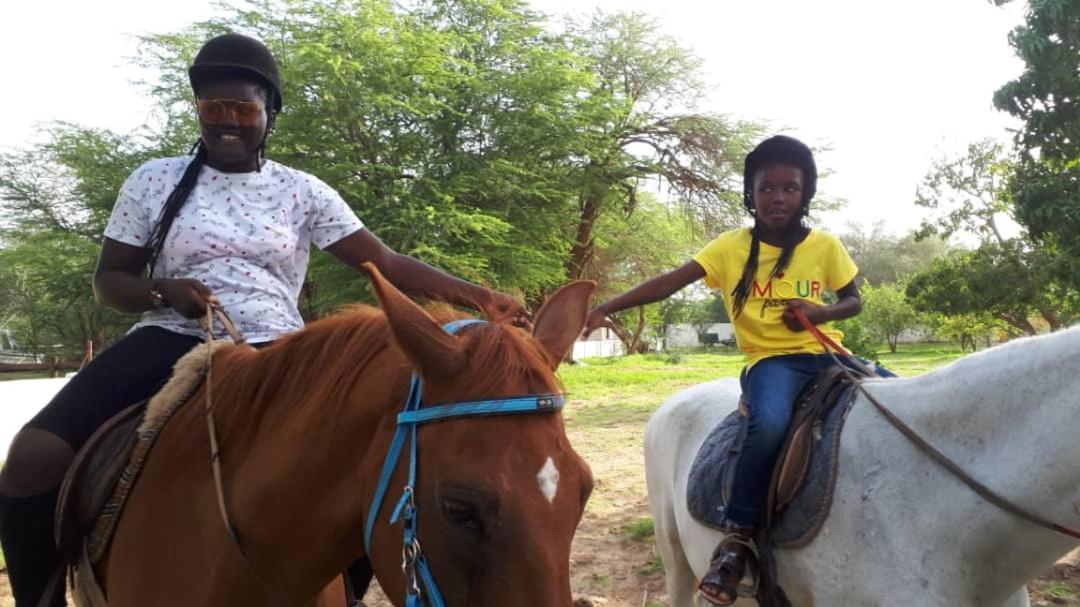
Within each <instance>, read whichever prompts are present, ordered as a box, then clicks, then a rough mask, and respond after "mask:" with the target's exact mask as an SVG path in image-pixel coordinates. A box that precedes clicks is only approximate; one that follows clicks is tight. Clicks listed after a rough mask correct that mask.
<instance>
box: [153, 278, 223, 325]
mask: <svg viewBox="0 0 1080 607" xmlns="http://www.w3.org/2000/svg"><path fill="white" fill-rule="evenodd" d="M155 285H156V286H157V289H158V291H160V292H161V297H162V299H164V300H165V305H167V306H169V307H170V308H172V309H173V310H176V311H177V312H178V313H180V315H182V316H184V317H186V318H204V317H205V316H206V306H207V305H210V304H213V305H221V302H219V301H218V298H217V297H214V294H213V293H211V292H210V289H209V288H207V286H206V285H204V284H203V283H201V282H199V281H198V280H195V279H194V278H164V279H161V280H158V281H156V283H155Z"/></svg>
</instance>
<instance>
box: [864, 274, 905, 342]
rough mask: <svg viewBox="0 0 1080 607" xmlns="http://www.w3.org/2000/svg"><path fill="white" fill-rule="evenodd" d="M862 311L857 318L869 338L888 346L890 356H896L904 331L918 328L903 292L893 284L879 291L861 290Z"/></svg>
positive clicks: (877, 289)
mask: <svg viewBox="0 0 1080 607" xmlns="http://www.w3.org/2000/svg"><path fill="white" fill-rule="evenodd" d="M861 294H862V300H863V310H862V313H861V314H860V315H859V317H860V319H861V321H862V324H863V326H864V327H866V328H867V329H868V330H869V331H870V332H871V334H872V335H875V336H877V337H878V338H879V339H884V340H885V341H887V342H888V344H889V352H892V353H896V344H897V342H898V341H899V338H900V335H901V334H902V333H904V331H908V330H910V329H914V328H916V327H918V326H919V324H920V323H919V315H918V313H917V312H916V311H915V308H914V307H913V306H912V305H911V303H910V302H908V300H907V299H906V297H905V296H904V289H903V287H902V286H900V285H899V284H896V283H886V284H882V285H880V286H878V287H874V286H872V285H869V284H868V285H865V286H863V288H862V289H861Z"/></svg>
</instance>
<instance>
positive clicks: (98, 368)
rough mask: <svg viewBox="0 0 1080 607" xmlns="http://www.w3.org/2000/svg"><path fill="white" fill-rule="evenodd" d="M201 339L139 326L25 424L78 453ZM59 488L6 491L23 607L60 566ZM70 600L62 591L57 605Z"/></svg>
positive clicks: (10, 558)
mask: <svg viewBox="0 0 1080 607" xmlns="http://www.w3.org/2000/svg"><path fill="white" fill-rule="evenodd" d="M201 341H202V340H200V339H199V338H197V337H191V336H188V335H181V334H179V333H174V332H172V331H168V330H166V329H161V328H158V327H142V328H139V329H136V330H135V331H132V332H131V333H129V334H128V335H127V336H125V337H124V338H123V339H120V340H119V341H117V342H116V343H114V344H112V345H111V346H110V347H109V348H107V349H106V350H104V351H103V352H102V353H101V354H100V355H99V356H98V357H96V358H94V360H93V362H91V363H90V364H88V365H87V366H86V367H84V368H83V369H82V370H81V371H79V372H78V373H76V374H75V376H74V377H72V378H71V380H70V381H68V383H67V384H65V385H64V387H63V389H61V390H60V392H58V393H57V394H56V396H55V397H53V399H52V401H50V402H49V404H48V405H46V406H45V408H44V409H42V410H41V411H40V412H39V413H38V414H37V415H35V416H34V418H33V419H31V420H30V421H29V422H27V424H26V426H24V428H34V429H38V430H44V431H47V432H51V433H52V434H55V435H57V436H59V437H60V438H62V439H64V441H66V442H67V443H68V445H70V446H71V448H72V450H74V451H78V450H79V449H80V448H82V446H83V445H84V444H85V443H86V441H87V440H88V439H89V438H90V435H92V434H93V433H94V431H96V430H97V429H98V428H99V427H100V426H101V425H102V424H104V423H105V422H106V421H108V420H109V418H110V417H112V416H113V415H116V414H117V413H119V412H120V411H122V410H124V409H125V408H126V407H127V406H129V405H131V404H134V403H137V402H139V401H142V400H145V399H147V398H150V397H151V396H152V395H153V394H154V393H155V392H156V391H157V390H158V388H160V387H161V385H162V384H163V383H164V382H165V380H167V379H168V378H169V375H170V374H171V373H172V368H173V365H174V364H176V361H177V360H179V358H180V357H181V356H183V355H184V354H186V353H187V352H189V351H191V349H192V348H193V347H194V346H195V345H196V344H198V343H200V342H201ZM258 345H259V346H261V345H265V344H258ZM256 347H258V346H256ZM57 491H58V490H57V489H56V488H54V489H52V490H49V491H46V492H44V493H39V494H37V495H32V496H29V497H9V496H3V495H0V544H2V545H3V550H4V557H5V559H6V560H7V566H8V577H9V578H10V580H11V588H12V593H13V594H14V596H15V605H16V607H37V606H38V603H39V601H40V598H41V595H42V593H43V592H44V591H45V587H46V585H47V584H48V582H49V578H50V577H51V576H52V574H53V573H54V572H55V571H56V570H57V568H58V567H59V565H60V562H59V558H60V557H59V555H58V554H57V551H56V545H55V543H54V540H53V512H54V511H55V510H56V499H57ZM364 560H366V559H364ZM364 565H365V564H361V563H357V564H354V569H358V570H359V571H357V573H359V572H360V571H363V570H364ZM367 570H370V567H369V566H368V567H367ZM352 577H354V584H355V586H356V587H357V590H358V592H359V593H362V591H363V590H364V589H366V588H367V583H366V582H364V580H363V579H362V574H361V575H360V576H355V575H354V576H352ZM356 578H360V579H356ZM367 582H370V575H369V577H368V579H367ZM361 596H362V594H361ZM64 604H65V602H64V598H63V596H60V597H59V598H58V600H55V601H54V602H53V603H52V605H54V606H61V607H62V606H63V605H64Z"/></svg>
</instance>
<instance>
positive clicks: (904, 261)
mask: <svg viewBox="0 0 1080 607" xmlns="http://www.w3.org/2000/svg"><path fill="white" fill-rule="evenodd" d="M840 239H841V240H842V241H843V243H844V246H845V247H846V248H847V250H848V253H849V254H850V255H851V258H852V260H854V261H855V265H857V266H858V267H859V278H860V279H861V281H860V285H865V284H870V285H874V286H877V285H880V284H883V283H895V282H900V281H903V280H905V279H906V278H907V277H908V276H910V275H912V274H915V273H916V272H919V271H921V270H925V269H926V268H928V267H929V266H930V262H932V261H933V260H934V259H937V258H938V257H940V256H942V255H944V254H946V252H947V251H948V250H949V245H948V243H947V242H946V241H945V240H943V239H941V238H923V239H919V238H916V236H915V234H914V233H912V234H907V235H905V236H894V235H892V234H889V233H887V232H886V231H885V225H884V224H883V223H881V222H878V223H875V224H874V226H873V227H872V228H871V229H870V231H869V232H867V231H865V230H863V229H861V228H859V227H858V226H850V227H849V229H848V231H846V232H844V233H843V234H842V235H841V236H840Z"/></svg>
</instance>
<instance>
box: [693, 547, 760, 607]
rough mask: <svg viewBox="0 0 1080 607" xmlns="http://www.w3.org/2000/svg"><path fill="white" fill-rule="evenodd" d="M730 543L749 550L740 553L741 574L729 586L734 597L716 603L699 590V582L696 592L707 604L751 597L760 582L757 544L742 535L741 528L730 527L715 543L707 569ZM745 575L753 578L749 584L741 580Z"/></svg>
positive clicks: (753, 595) (710, 567)
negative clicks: (732, 585) (741, 560)
mask: <svg viewBox="0 0 1080 607" xmlns="http://www.w3.org/2000/svg"><path fill="white" fill-rule="evenodd" d="M731 544H736V545H739V546H743V547H744V548H745V549H746V550H747V551H748V552H749V554H744V555H742V558H743V574H742V576H741V577H740V578H739V579H738V580H737V581H736V582H735V584H734V588H731V590H734V592H735V597H734V598H733V599H732V601H731V603H716V602H714V601H713V600H712V599H710V598H709V597H708V595H706V594H705V593H704V592H701V584H699V585H698V593H699V594H701V595H702V598H703V599H705V601H706V602H708V603H709V604H712V605H725V604H727V605H730V604H732V603H734V602H735V601H737V600H738V598H739V597H743V598H753V597H756V596H757V592H758V586H759V583H760V576H759V575H758V563H759V562H760V555H759V553H758V548H757V544H756V543H755V542H754V540H753V538H751V537H748V536H746V535H744V533H743V530H738V531H736V530H735V529H732V530H731V531H728V532H727V535H726V536H725V537H724V539H723V540H721V541H720V543H719V544H717V546H716V549H715V550H713V553H712V557H711V558H710V559H709V569H710V570H711V569H712V566H713V563H715V562H716V560H717V559H718V558H720V554H721V552H722V551H723V550H724V548H726V547H728V546H729V545H731ZM747 575H749V576H750V579H751V580H753V581H752V583H750V584H744V583H743V581H742V580H743V579H745V578H746V576H747ZM706 577H707V576H706ZM704 581H705V580H704V579H703V580H702V581H701V583H704ZM725 590H727V588H725Z"/></svg>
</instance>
